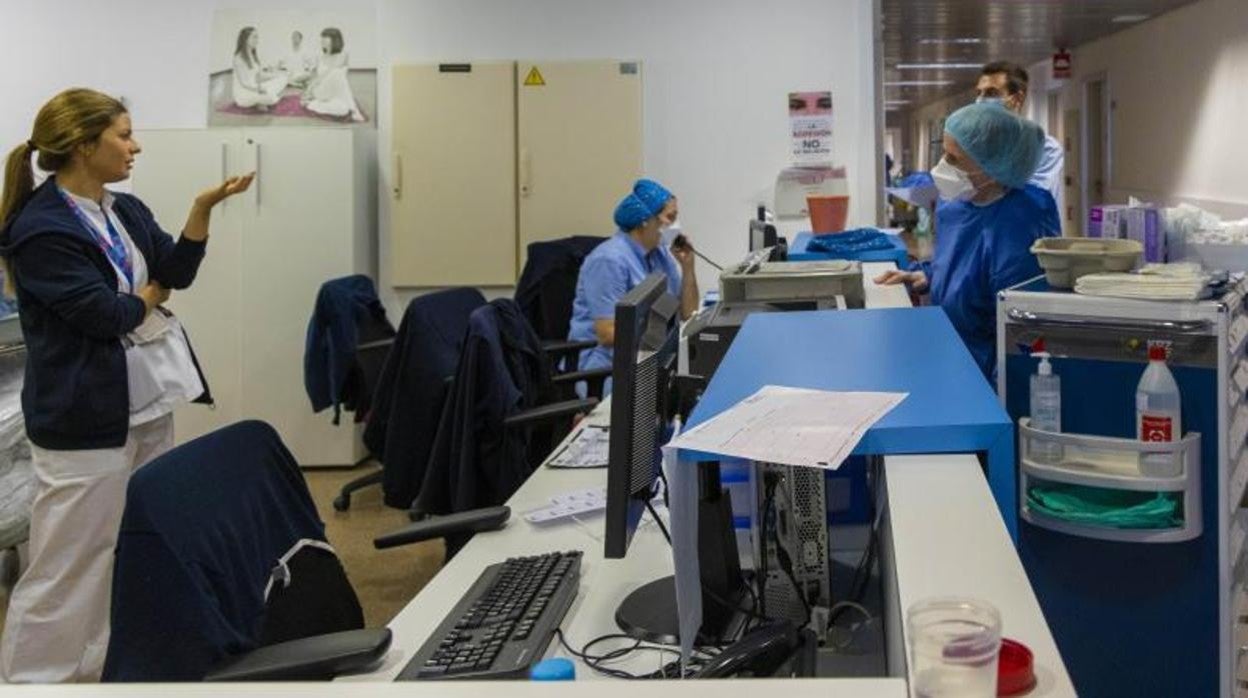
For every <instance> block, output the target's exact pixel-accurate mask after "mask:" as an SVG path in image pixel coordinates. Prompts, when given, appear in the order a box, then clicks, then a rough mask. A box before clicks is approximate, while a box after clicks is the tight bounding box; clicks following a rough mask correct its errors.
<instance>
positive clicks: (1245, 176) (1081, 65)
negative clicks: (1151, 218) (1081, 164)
mask: <svg viewBox="0 0 1248 698" xmlns="http://www.w3.org/2000/svg"><path fill="white" fill-rule="evenodd" d="M1072 54H1073V61H1074V75H1073V77H1072V79H1070V80H1067V81H1064V82H1062V83H1060V84H1053V83H1052V81H1051V80H1050V79H1049V77H1048V75H1049V73H1048V71H1047V68H1044V67H1043V66H1037V67H1036V69H1035V72H1037V73H1038V74H1039V75H1041V76H1042V77H1043V80H1042V82H1041V84H1040V86H1039V89H1038V90H1037V89H1035V85H1034V83H1035V76H1033V92H1035V93H1036V96H1037V97H1040V99H1039V100H1038V102H1039V104H1037V105H1036V106H1037V107H1038V108H1040V109H1042V110H1043V109H1044V103H1043V102H1044V98H1043V96H1042V94H1043V93H1044V92H1046V91H1048V90H1050V89H1053V90H1057V91H1058V92H1059V93H1060V95H1061V96H1060V100H1061V110H1062V112H1063V113H1064V112H1065V111H1066V110H1068V109H1080V110H1082V109H1083V93H1084V84H1085V82H1086V81H1087V79H1089V78H1095V77H1098V76H1101V75H1103V76H1104V77H1105V78H1106V79H1107V81H1108V85H1109V91H1110V98H1111V100H1112V102H1113V103H1114V107H1113V109H1112V117H1111V126H1110V129H1111V136H1110V139H1111V145H1110V148H1111V171H1110V177H1109V186H1108V196H1107V200H1108V201H1110V202H1113V203H1120V202H1125V201H1126V199H1127V197H1128V196H1137V197H1140V198H1142V199H1145V200H1151V201H1156V202H1159V203H1169V204H1173V203H1177V202H1180V201H1187V202H1190V203H1194V204H1197V205H1201V206H1204V207H1206V208H1208V209H1210V210H1213V211H1215V212H1217V213H1220V214H1221V215H1224V216H1246V215H1248V170H1245V167H1244V163H1248V137H1245V135H1244V128H1243V122H1244V115H1245V114H1248V90H1246V89H1245V87H1246V86H1248V6H1246V4H1245V2H1244V0H1201V1H1200V2H1196V3H1193V4H1191V5H1188V6H1186V7H1183V8H1180V9H1178V10H1175V11H1174V12H1170V13H1168V14H1165V15H1162V16H1160V17H1157V18H1156V19H1152V20H1149V21H1146V22H1142V23H1141V24H1139V25H1137V26H1135V27H1132V28H1131V29H1128V30H1125V31H1123V32H1120V33H1118V34H1114V35H1112V36H1109V37H1106V38H1105V39H1102V40H1100V41H1096V42H1093V43H1091V44H1087V45H1085V46H1081V47H1079V48H1077V49H1075V50H1074V51H1072ZM1057 126H1058V127H1059V128H1058V129H1055V130H1060V124H1058V125H1057Z"/></svg>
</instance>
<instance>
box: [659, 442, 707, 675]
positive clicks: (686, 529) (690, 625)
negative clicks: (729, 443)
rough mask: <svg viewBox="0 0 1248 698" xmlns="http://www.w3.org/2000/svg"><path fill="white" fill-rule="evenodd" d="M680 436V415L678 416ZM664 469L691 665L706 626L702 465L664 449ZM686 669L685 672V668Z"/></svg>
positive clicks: (684, 650) (680, 618)
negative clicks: (700, 530)
mask: <svg viewBox="0 0 1248 698" xmlns="http://www.w3.org/2000/svg"><path fill="white" fill-rule="evenodd" d="M675 426H676V436H679V435H680V427H681V425H680V419H679V418H677V419H676V423H675ZM663 471H664V472H665V473H666V474H667V484H668V487H669V488H670V489H669V491H668V496H669V498H670V502H671V504H670V506H671V510H670V511H669V513H668V523H669V524H670V525H671V535H672V566H673V568H674V569H675V572H676V616H677V627H678V628H679V629H680V661H681V667H682V669H683V668H684V667H686V666H688V662H689V658H690V656H692V654H693V645H694V640H695V639H696V638H697V636H698V628H701V627H702V588H701V585H700V583H699V582H700V581H701V578H702V565H701V561H700V560H699V559H698V469H697V468H695V467H694V466H693V464H692V463H683V462H680V461H678V460H677V458H676V452H675V451H670V450H664V452H663ZM682 673H683V672H682Z"/></svg>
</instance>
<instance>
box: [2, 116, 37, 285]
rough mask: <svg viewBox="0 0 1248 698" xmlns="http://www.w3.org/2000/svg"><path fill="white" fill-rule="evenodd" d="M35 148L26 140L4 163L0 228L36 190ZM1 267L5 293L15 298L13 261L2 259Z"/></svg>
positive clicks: (6, 224)
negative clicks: (33, 161)
mask: <svg viewBox="0 0 1248 698" xmlns="http://www.w3.org/2000/svg"><path fill="white" fill-rule="evenodd" d="M34 150H35V147H34V143H32V142H30V141H26V142H25V143H23V144H21V145H19V146H17V147H16V148H14V149H13V150H11V151H9V157H8V159H7V160H6V161H5V163H4V195H3V198H0V229H3V228H5V227H7V226H8V225H9V223H11V222H12V221H13V219H14V218H16V217H17V213H18V211H21V210H22V207H24V206H25V205H26V202H27V201H29V200H30V195H31V194H32V193H34V191H35V171H34V169H33V168H32V167H31V164H30V158H31V156H32V154H33V153H34ZM0 269H3V270H4V295H5V296H7V297H9V298H13V297H15V296H16V295H17V286H16V284H14V282H13V263H12V262H11V261H10V260H9V258H8V257H4V258H3V259H0Z"/></svg>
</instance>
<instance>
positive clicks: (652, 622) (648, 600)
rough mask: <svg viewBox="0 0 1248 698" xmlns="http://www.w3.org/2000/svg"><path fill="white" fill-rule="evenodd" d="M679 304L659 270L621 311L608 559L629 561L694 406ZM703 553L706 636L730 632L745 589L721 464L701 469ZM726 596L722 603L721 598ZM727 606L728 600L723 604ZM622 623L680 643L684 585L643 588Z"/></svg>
mask: <svg viewBox="0 0 1248 698" xmlns="http://www.w3.org/2000/svg"><path fill="white" fill-rule="evenodd" d="M677 310H678V302H677V301H676V299H675V298H674V297H672V296H671V295H670V294H668V293H667V278H666V277H665V276H664V275H663V274H661V273H655V274H651V275H650V276H648V277H646V279H645V280H644V281H642V282H641V283H640V284H639V285H638V286H637V287H635V288H634V289H633V290H632V291H630V292H629V293H628V294H626V295H625V296H624V297H623V298H622V299H620V301H619V302H618V303H617V304H616V306H615V347H614V363H613V365H612V377H611V382H612V388H611V444H610V451H609V465H608V470H607V513H606V539H605V541H604V546H605V556H606V557H607V558H622V557H624V556H625V555H626V554H627V552H628V547H629V543H630V542H631V541H632V538H633V535H634V534H635V533H636V531H637V526H638V524H639V523H640V522H641V517H642V514H643V513H644V512H645V511H646V505H647V503H648V502H649V501H650V500H651V499H652V498H653V497H654V496H655V489H656V487H655V486H656V483H657V480H658V478H659V473H660V471H661V468H662V457H661V454H660V447H661V446H662V445H663V438H664V436H665V435H666V434H668V433H669V431H670V430H669V424H668V422H669V421H670V420H671V419H672V418H673V416H674V415H675V414H676V413H677V411H678V410H679V411H684V410H685V409H687V408H688V406H689V404H691V402H692V398H691V397H690V396H689V395H688V394H687V393H688V392H689V391H687V390H685V389H683V386H684V384H685V379H684V378H681V377H677V376H676V370H675V368H676V356H677V345H678V341H679V328H678V327H677V325H678V323H677V322H676V321H675V317H676V312H677ZM698 491H699V496H698V519H699V523H698V557H699V560H700V563H701V564H700V565H699V567H700V574H701V587H702V589H703V590H704V591H709V592H710V593H711V594H712V595H713V598H711V599H707V598H703V623H702V628H701V629H700V633H699V634H700V635H701V637H702V639H703V640H706V641H709V642H720V641H722V640H723V639H725V638H727V637H729V636H730V633H729V627H730V624H731V622H732V621H733V620H734V616H735V615H736V609H737V605H738V601H739V599H740V598H741V597H742V596H743V594H744V593H745V592H744V589H745V587H744V584H743V580H742V577H741V569H740V561H739V557H738V552H737V548H736V534H735V532H734V530H733V527H732V503H731V500H730V499H729V498H728V495H727V493H726V492H725V491H724V489H723V486H722V485H721V483H720V479H719V466H718V464H717V463H714V464H705V463H704V464H700V465H699V470H698ZM717 599H718V600H719V601H717ZM721 601H722V602H721ZM615 620H616V624H617V625H619V626H620V629H621V630H623V631H624V632H625V633H627V634H629V635H631V636H633V637H636V638H638V639H642V640H649V641H653V642H663V643H669V644H671V643H675V642H677V641H678V640H679V637H678V633H679V618H678V616H677V609H676V586H675V581H674V578H673V577H670V576H669V577H664V578H662V579H657V580H655V581H653V582H650V583H648V584H646V585H644V586H642V587H640V588H639V589H636V590H634V591H633V592H632V593H631V594H629V596H628V597H627V598H625V599H624V601H623V602H622V603H621V604H620V607H619V608H618V609H617V610H616V614H615Z"/></svg>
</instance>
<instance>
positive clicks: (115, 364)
mask: <svg viewBox="0 0 1248 698" xmlns="http://www.w3.org/2000/svg"><path fill="white" fill-rule="evenodd" d="M115 197H116V200H115V203H114V205H113V211H114V212H115V213H116V214H117V217H118V218H119V219H121V222H122V223H123V224H124V225H125V227H126V232H127V233H129V235H130V238H131V239H132V240H133V241H134V244H135V246H136V247H137V248H138V249H139V251H140V252H141V253H142V254H143V258H144V259H145V260H146V262H147V268H148V277H149V278H150V279H151V280H152V281H156V282H159V283H160V284H162V285H163V286H165V287H166V288H170V289H184V288H186V287H188V286H190V285H191V282H192V281H194V279H195V274H196V272H197V271H198V270H199V263H200V261H201V260H203V258H204V248H205V245H206V242H195V241H192V240H187V239H186V238H180V239H179V240H178V241H177V242H174V240H173V238H172V237H171V236H170V235H169V234H168V233H166V232H164V231H163V230H161V229H160V226H159V225H158V224H157V223H156V220H155V218H153V217H152V212H151V211H150V210H148V208H147V206H145V205H144V204H143V202H142V201H139V199H138V198H137V197H134V196H131V195H129V194H115ZM0 254H2V255H4V257H6V258H7V259H8V260H9V262H10V268H11V269H12V272H13V276H14V279H13V280H14V285H15V286H16V287H17V300H18V306H19V308H20V319H21V323H22V335H23V336H24V338H25V341H26V383H25V385H24V386H23V388H22V412H23V415H24V417H25V420H26V433H27V435H28V436H29V437H30V440H31V441H32V442H33V443H34V444H35V445H36V446H40V447H42V448H47V449H55V450H66V451H73V450H85V449H96V448H118V447H121V446H124V445H125V443H126V434H127V432H128V431H129V428H130V391H129V381H128V376H127V374H126V356H125V349H124V348H123V347H122V343H121V337H122V336H124V335H125V334H126V333H127V332H130V331H131V330H133V329H135V328H136V327H138V326H139V325H140V324H142V322H143V318H144V316H145V314H146V308H145V306H144V304H143V300H142V299H141V298H139V297H138V296H137V295H133V294H129V293H119V292H118V285H117V273H116V272H115V271H114V270H113V267H112V265H111V264H110V263H109V261H108V258H107V257H106V256H105V255H104V252H103V251H102V250H101V249H100V247H99V245H98V244H97V243H96V242H95V239H94V238H92V236H91V234H90V232H88V231H87V229H86V228H85V227H84V226H83V224H82V222H81V221H80V220H79V219H78V218H77V217H76V216H75V215H74V212H73V211H72V210H70V208H69V206H68V205H67V204H66V203H65V200H64V199H63V198H61V195H60V193H59V192H58V191H57V188H56V183H55V178H49V179H48V180H47V181H46V182H44V183H43V184H42V185H40V186H39V187H38V188H37V189H35V191H34V193H33V194H32V196H31V198H30V199H29V200H28V201H27V203H26V205H25V206H24V207H22V209H21V210H20V211H19V212H18V214H17V215H16V216H14V217H13V218H12V220H11V221H10V222H9V224H8V225H7V226H5V228H4V229H3V230H0ZM188 341H189V339H188ZM191 356H192V359H194V351H192V352H191ZM195 368H196V370H197V371H198V370H199V363H198V360H196V365H195ZM200 378H201V379H203V372H202V371H200ZM207 386H208V383H207V381H206V380H205V381H204V394H203V395H201V396H200V397H199V399H198V400H197V402H211V395H210V394H209V393H208V390H207Z"/></svg>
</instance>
